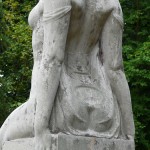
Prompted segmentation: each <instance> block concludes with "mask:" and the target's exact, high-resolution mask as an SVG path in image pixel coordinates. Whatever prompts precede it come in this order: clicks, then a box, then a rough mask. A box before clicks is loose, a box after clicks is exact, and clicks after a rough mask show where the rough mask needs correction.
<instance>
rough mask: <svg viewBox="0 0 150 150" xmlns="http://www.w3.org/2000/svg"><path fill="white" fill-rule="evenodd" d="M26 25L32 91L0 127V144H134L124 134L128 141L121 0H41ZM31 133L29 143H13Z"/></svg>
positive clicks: (71, 148) (38, 147)
mask: <svg viewBox="0 0 150 150" xmlns="http://www.w3.org/2000/svg"><path fill="white" fill-rule="evenodd" d="M29 24H30V26H31V27H32V29H33V34H32V47H33V56H34V66H33V71H32V80H31V92H30V96H29V99H28V101H27V102H26V103H24V104H23V105H21V106H20V107H18V108H17V109H16V110H14V111H13V112H12V113H11V115H10V116H9V117H8V118H7V119H6V121H5V122H4V124H3V125H2V127H1V129H0V150H2V145H3V143H4V142H6V143H5V146H4V149H9V150H10V149H11V150H12V147H15V150H16V149H17V148H18V149H23V148H25V149H26V148H27V147H28V149H30V148H31V149H34V148H33V147H34V146H35V150H45V149H46V150H55V148H57V149H58V150H67V149H68V150H79V149H82V150H86V149H95V150H101V149H103V150H107V149H111V150H113V149H118V150H119V149H121V150H129V149H132V150H134V147H133V146H131V145H132V144H130V143H131V142H130V141H128V140H127V139H134V122H133V115H132V107H131V97H130V92H129V87H128V83H127V80H126V77H125V74H124V72H123V60H122V51H121V49H122V31H123V15H122V10H121V6H120V4H119V0H39V2H38V4H37V5H36V6H35V7H34V8H33V9H32V11H31V12H30V15H29ZM50 133H65V134H70V135H68V136H66V135H63V136H62V135H59V136H58V138H57V135H56V136H55V138H54V136H53V137H52V138H51V137H50V136H49V135H50ZM73 135H76V136H73ZM33 136H35V143H36V144H35V145H34V144H33V143H32V142H31V141H30V140H27V141H26V140H25V141H24V140H23V141H22V140H21V141H16V142H14V141H13V142H12V141H11V140H15V139H22V138H26V137H33ZM87 136H89V137H97V138H87ZM118 137H122V138H123V139H126V140H115V139H116V138H118ZM95 139H96V140H95ZM108 139H110V140H108ZM7 141H11V142H7ZM50 141H52V143H55V142H56V143H58V145H56V146H55V144H51V143H50ZM30 142H31V143H30ZM15 145H16V146H15ZM50 145H51V147H50ZM9 146H10V147H9ZM20 146H21V147H20ZM7 147H8V148H7ZM19 147H20V148H19Z"/></svg>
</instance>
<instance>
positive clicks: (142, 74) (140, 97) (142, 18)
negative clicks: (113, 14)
mask: <svg viewBox="0 0 150 150" xmlns="http://www.w3.org/2000/svg"><path fill="white" fill-rule="evenodd" d="M121 3H122V8H123V12H124V22H125V27H124V29H125V31H124V38H123V45H124V46H123V56H124V65H125V72H126V75H127V78H128V81H129V86H130V90H131V97H132V103H133V112H134V120H135V127H136V139H135V141H136V150H149V148H150V138H149V137H150V131H149V126H150V92H149V90H150V33H149V29H150V19H149V16H150V5H149V2H148V1H147V0H143V1H139V0H133V1H129V0H121Z"/></svg>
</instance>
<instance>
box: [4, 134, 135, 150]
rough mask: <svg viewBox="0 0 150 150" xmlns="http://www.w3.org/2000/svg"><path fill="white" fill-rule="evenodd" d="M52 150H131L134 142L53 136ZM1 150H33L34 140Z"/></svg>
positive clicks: (17, 141)
mask: <svg viewBox="0 0 150 150" xmlns="http://www.w3.org/2000/svg"><path fill="white" fill-rule="evenodd" d="M50 142H51V149H52V150H133V149H134V141H131V140H123V139H105V138H96V137H84V136H73V135H64V134H55V135H53V136H52V139H51V141H50ZM3 150H34V139H33V138H28V139H19V140H14V141H8V142H5V144H4V148H3Z"/></svg>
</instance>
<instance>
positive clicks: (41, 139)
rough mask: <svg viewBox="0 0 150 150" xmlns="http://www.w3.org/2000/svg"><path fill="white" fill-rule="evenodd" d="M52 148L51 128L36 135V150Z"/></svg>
mask: <svg viewBox="0 0 150 150" xmlns="http://www.w3.org/2000/svg"><path fill="white" fill-rule="evenodd" d="M50 149H51V133H50V131H49V130H46V131H44V132H42V134H40V135H38V136H36V137H35V150H50Z"/></svg>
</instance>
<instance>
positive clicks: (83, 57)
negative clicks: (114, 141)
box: [50, 0, 120, 137]
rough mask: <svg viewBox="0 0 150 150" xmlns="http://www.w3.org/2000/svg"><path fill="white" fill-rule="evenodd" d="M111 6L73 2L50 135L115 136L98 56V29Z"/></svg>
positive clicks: (113, 110)
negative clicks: (56, 133)
mask: <svg viewBox="0 0 150 150" xmlns="http://www.w3.org/2000/svg"><path fill="white" fill-rule="evenodd" d="M112 9H113V6H110V4H109V1H104V0H87V1H84V0H83V1H80V0H75V1H73V2H72V10H71V21H70V27H69V31H68V38H67V42H66V51H65V60H64V64H63V67H62V74H61V79H60V85H59V88H58V92H57V95H56V99H55V104H54V108H53V113H52V116H51V121H50V122H51V123H50V124H51V125H50V128H51V130H52V131H53V132H60V131H61V132H66V133H67V132H68V133H72V134H76V135H89V136H98V137H111V136H117V135H118V130H119V124H120V123H119V121H120V119H119V112H118V107H117V105H118V104H117V102H116V99H114V96H113V94H112V91H111V88H110V85H109V81H108V79H107V76H106V75H105V70H104V67H103V66H102V64H101V61H100V59H99V58H100V56H99V51H100V48H99V42H100V41H99V40H100V36H101V32H102V28H103V26H104V24H105V22H106V20H107V18H108V16H109V15H110V13H111V11H112Z"/></svg>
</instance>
